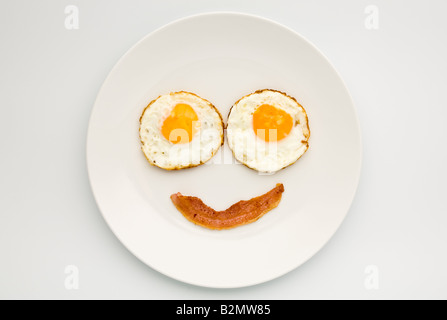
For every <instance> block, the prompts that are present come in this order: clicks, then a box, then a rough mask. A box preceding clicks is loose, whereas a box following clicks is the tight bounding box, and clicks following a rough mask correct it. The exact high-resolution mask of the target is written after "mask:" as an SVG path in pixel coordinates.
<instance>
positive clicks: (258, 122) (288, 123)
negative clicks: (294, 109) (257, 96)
mask: <svg viewBox="0 0 447 320" xmlns="http://www.w3.org/2000/svg"><path fill="white" fill-rule="evenodd" d="M292 127H293V119H292V117H291V116H290V114H288V113H287V112H285V111H284V110H282V109H279V108H276V107H274V106H271V105H269V104H263V105H261V106H260V107H258V108H257V109H256V111H255V112H254V113H253V130H254V131H255V133H256V135H257V136H258V137H259V138H261V139H263V140H265V141H266V142H270V141H279V140H281V139H284V138H285V137H286V136H287V135H288V134H289V133H290V131H291V130H292ZM271 130H273V131H271ZM275 132H276V135H275Z"/></svg>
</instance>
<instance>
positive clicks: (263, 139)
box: [227, 89, 310, 173]
mask: <svg viewBox="0 0 447 320" xmlns="http://www.w3.org/2000/svg"><path fill="white" fill-rule="evenodd" d="M309 136H310V130H309V125H308V119H307V114H306V111H305V110H304V108H303V107H302V106H301V105H300V104H299V103H298V102H297V101H296V99H295V98H292V97H290V96H288V95H287V94H285V93H283V92H280V91H276V90H269V89H265V90H258V91H256V92H254V93H252V94H249V95H247V96H244V97H243V98H241V99H240V100H239V101H237V102H236V103H235V104H234V105H233V106H232V108H231V110H230V113H229V115H228V121H227V140H228V145H229V147H230V149H231V150H232V152H233V154H234V157H235V158H236V159H237V160H238V161H239V162H241V163H243V164H244V165H246V166H247V167H249V168H251V169H254V170H257V171H260V172H267V173H273V172H276V171H278V170H281V169H283V168H285V167H287V166H289V165H291V164H293V163H295V162H296V161H297V160H298V159H299V158H300V157H301V156H302V155H303V154H304V153H305V152H306V151H307V149H308V147H309V143H308V140H309Z"/></svg>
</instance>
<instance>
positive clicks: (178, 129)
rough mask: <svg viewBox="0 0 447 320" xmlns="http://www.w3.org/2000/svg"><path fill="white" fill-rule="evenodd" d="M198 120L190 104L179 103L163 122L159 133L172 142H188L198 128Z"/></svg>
mask: <svg viewBox="0 0 447 320" xmlns="http://www.w3.org/2000/svg"><path fill="white" fill-rule="evenodd" d="M198 120H199V117H198V116H197V113H196V112H195V111H194V109H193V108H192V107H191V106H190V105H188V104H185V103H179V104H177V105H176V106H175V107H174V108H173V109H172V111H171V113H170V114H169V116H168V117H167V118H166V119H165V121H164V122H163V126H162V127H161V133H162V134H163V136H164V137H165V138H166V139H167V140H169V141H171V142H172V143H174V144H177V143H189V142H191V140H192V137H193V136H194V135H195V133H196V132H197V131H198V130H199V125H200V124H199V122H198Z"/></svg>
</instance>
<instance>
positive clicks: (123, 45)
mask: <svg viewBox="0 0 447 320" xmlns="http://www.w3.org/2000/svg"><path fill="white" fill-rule="evenodd" d="M67 5H76V6H77V7H78V8H79V29H77V30H67V29H66V28H65V24H64V22H65V18H66V14H65V13H64V9H65V7H66V6H67ZM368 5H375V6H377V8H378V9H379V29H377V30H368V29H367V28H366V27H365V20H366V19H367V17H368V14H367V13H365V8H366V7H367V6H368ZM210 11H238V12H246V13H252V14H257V15H260V16H263V17H266V18H270V19H272V20H275V21H277V22H279V23H281V24H284V25H286V26H288V27H290V28H292V29H294V30H295V31H297V32H298V33H300V34H302V35H303V36H304V37H306V38H307V39H309V40H310V41H311V42H313V43H314V44H315V45H316V46H317V47H318V48H319V49H320V50H321V51H322V52H323V53H324V54H325V55H326V56H327V57H328V58H329V60H330V61H331V62H332V63H333V64H334V66H335V67H336V69H337V70H338V71H339V73H340V74H341V76H342V77H343V79H344V80H345V82H346V84H347V86H348V88H349V90H350V92H351V94H352V96H353V98H354V102H355V105H356V108H357V110H358V114H359V120H360V125H361V129H362V138H363V147H364V150H363V168H362V176H361V180H360V184H359V188H358V192H357V195H356V197H355V199H354V202H353V204H352V207H351V210H350V211H349V213H348V216H347V218H346V220H345V221H344V223H343V224H342V226H341V228H340V229H339V230H338V232H337V233H336V234H335V236H334V237H333V238H332V239H331V241H330V242H329V243H328V244H327V245H326V246H325V247H324V248H323V249H322V250H321V251H320V252H319V253H317V254H316V255H315V256H314V257H313V258H312V259H311V260H310V261H308V262H307V263H305V264H304V265H302V266H301V267H299V268H298V269H296V270H294V271H292V272H290V273H288V274H286V275H285V276H283V277H281V278H278V279H276V280H273V281H270V282H267V283H264V284H260V285H256V286H252V287H247V288H241V289H225V290H222V289H209V288H201V287H196V286H191V285H187V284H184V283H181V282H178V281H176V280H172V279H170V278H168V277H166V276H163V275H161V274H160V273H158V272H156V271H154V270H152V269H151V268H149V267H147V266H146V265H144V264H143V263H141V262H140V261H139V260H138V259H137V258H135V257H134V256H133V255H132V254H131V253H129V252H128V251H127V250H126V249H125V248H124V247H123V246H122V245H121V243H120V242H119V241H118V239H117V238H116V237H115V236H114V235H113V234H112V232H111V231H110V229H109V228H108V227H107V225H106V223H105V222H104V220H103V218H102V216H101V213H100V212H99V210H98V208H97V206H96V203H95V201H94V199H93V195H92V193H91V189H90V186H89V181H88V177H87V169H86V155H85V145H86V136H87V125H88V120H89V115H90V112H91V109H92V107H93V103H94V100H95V97H96V94H97V93H98V90H99V88H100V86H101V84H102V82H103V81H104V79H105V77H106V76H107V74H108V72H109V71H110V70H111V68H112V67H113V65H114V64H115V63H116V62H117V60H118V59H119V58H120V57H121V56H122V55H123V54H124V53H125V52H126V51H127V50H128V49H129V48H130V47H131V46H132V45H133V44H135V43H136V42H137V41H138V40H140V39H141V38H142V37H143V36H145V35H146V34H148V33H150V32H151V31H153V30H155V29H156V28H158V27H161V26H163V25H164V24H166V23H168V22H171V21H173V20H176V19H178V18H181V17H184V16H188V15H192V14H195V13H200V12H210ZM446 12H447V3H446V2H445V1H443V0H439V1H435V0H432V1H421V0H418V1H403V0H402V1H397V0H394V1H358V0H350V1H348V0H343V1H330V0H324V1H323V0H318V1H281V0H277V1H260V0H258V1H240V0H238V1H214V0H203V1H197V0H192V1H191V0H190V1H183V0H167V1H147V0H140V1H136V0H132V1H129V0H126V1H124V0H121V1H116V0H114V1H111V0H102V1H99V0H95V1H91V0H90V1H87V0H85V1H81V0H71V1H66V0H63V1H59V0H53V1H49V0H40V1H32V0H28V1H23V0H20V1H17V0H15V1H12V0H10V1H2V3H1V5H0V40H1V44H0V45H1V50H0V108H1V109H0V110H1V113H0V143H1V156H0V298H2V299H134V298H135V299H431V298H434V299H447V272H446V270H447V250H446V244H447V199H446V198H447V168H446V164H447V142H446V140H447V139H446V138H447V98H446V97H447V96H446V89H447V59H446V57H447V40H446V37H445V34H446V31H447V20H446V19H445V14H446ZM69 265H74V266H76V267H77V268H78V270H79V288H78V289H77V290H67V288H66V286H65V280H66V277H67V274H66V273H65V269H66V267H67V266H69ZM368 266H375V267H377V270H378V281H379V282H378V284H379V286H378V289H370V288H368V286H365V281H366V280H367V279H368V276H369V275H368V274H367V273H365V270H367V269H368Z"/></svg>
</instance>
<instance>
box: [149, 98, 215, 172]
mask: <svg viewBox="0 0 447 320" xmlns="http://www.w3.org/2000/svg"><path fill="white" fill-rule="evenodd" d="M179 103H185V104H188V105H189V106H191V108H192V109H193V110H194V111H195V112H196V114H197V116H198V119H199V122H200V130H198V132H196V133H195V135H194V136H193V137H192V140H191V142H190V143H177V144H174V143H172V142H170V141H168V140H167V139H166V138H165V137H164V136H163V134H162V131H161V128H162V126H163V122H164V120H165V119H166V118H167V117H168V116H169V114H170V113H171V110H172V109H173V108H174V107H175V106H176V105H177V104H179ZM140 140H141V144H142V147H141V149H142V151H143V153H144V155H145V156H146V159H147V160H148V161H149V163H151V164H153V165H155V166H157V167H160V168H163V169H167V170H174V169H183V168H189V167H193V166H197V165H200V164H203V163H205V162H206V161H208V160H209V159H211V158H212V157H213V156H214V154H215V153H216V152H217V150H218V149H219V148H220V146H221V145H222V143H223V122H222V117H221V115H220V114H219V112H218V111H217V109H215V107H214V106H213V105H212V104H211V103H210V102H209V101H207V100H205V99H202V98H200V97H199V96H197V95H195V94H193V93H190V92H184V91H181V92H175V93H170V94H166V95H162V96H160V97H158V98H157V99H155V100H154V101H152V102H151V103H150V104H149V105H148V106H147V107H146V109H145V110H144V111H143V114H142V115H141V118H140Z"/></svg>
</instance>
